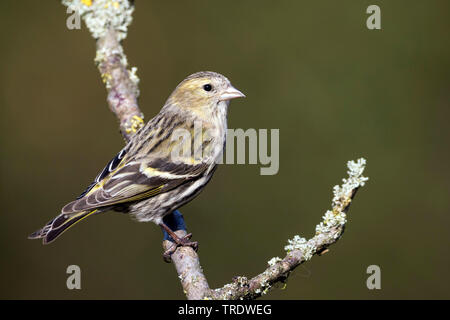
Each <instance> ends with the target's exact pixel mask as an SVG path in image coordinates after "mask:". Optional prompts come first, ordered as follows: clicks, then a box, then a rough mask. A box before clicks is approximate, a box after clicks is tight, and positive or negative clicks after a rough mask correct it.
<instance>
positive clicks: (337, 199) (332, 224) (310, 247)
mask: <svg viewBox="0 0 450 320" xmlns="http://www.w3.org/2000/svg"><path fill="white" fill-rule="evenodd" d="M365 165H366V160H365V159H364V158H360V159H358V160H357V161H348V162H347V167H348V171H347V174H348V178H346V179H342V181H343V184H342V185H340V186H334V188H333V200H332V210H327V212H325V215H324V216H323V217H322V218H323V219H322V222H320V223H319V224H318V225H317V226H316V235H317V234H321V233H327V234H330V233H332V231H333V230H336V229H334V228H336V227H340V226H343V225H345V223H346V222H347V215H346V214H345V212H344V211H345V209H346V208H347V207H348V205H349V204H350V202H351V201H352V196H353V194H354V192H355V191H356V190H357V189H358V188H360V187H362V186H364V184H365V182H366V181H367V180H369V178H366V177H364V176H363V175H362V174H363V172H364V168H365ZM340 234H341V233H340V232H334V234H332V235H333V237H334V238H335V239H336V238H338V237H339V236H340ZM284 249H285V250H286V251H288V252H291V251H293V250H300V251H301V252H302V253H303V257H304V258H305V260H309V259H311V258H312V256H313V254H314V253H315V252H316V251H317V248H315V245H314V242H312V241H307V240H306V239H305V238H302V237H300V236H298V235H296V236H294V238H293V239H291V240H288V245H287V246H285V247H284Z"/></svg>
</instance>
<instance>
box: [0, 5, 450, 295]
mask: <svg viewBox="0 0 450 320" xmlns="http://www.w3.org/2000/svg"><path fill="white" fill-rule="evenodd" d="M370 4H378V5H379V6H380V7H381V11H382V30H374V31H371V30H368V29H367V28H366V26H365V20H366V18H367V16H368V15H367V14H366V13H365V11H366V8H367V6H368V5H370ZM448 12H449V2H448V1H426V2H423V1H422V2H419V1H416V2H412V1H331V0H329V1H277V2H273V1H241V2H238V1H235V2H231V1H220V2H219V1H216V2H212V1H189V2H187V1H186V2H181V1H179V2H177V3H170V2H169V1H165V2H163V1H136V11H135V14H134V22H133V24H132V25H131V27H130V29H129V35H128V38H127V39H126V41H125V42H124V48H125V50H126V53H127V56H128V60H129V62H130V64H131V66H137V67H138V76H139V77H140V79H141V83H140V89H141V97H140V106H141V108H142V110H143V112H144V113H145V115H146V119H150V118H151V117H152V116H154V115H155V114H156V113H157V112H158V111H159V109H160V107H161V106H162V104H163V103H164V101H165V99H166V98H167V96H168V95H169V94H170V92H171V91H172V90H173V89H174V88H175V86H176V85H177V84H178V82H180V81H181V80H182V79H183V78H184V77H186V76H187V75H189V74H190V73H193V72H196V71H200V70H213V71H217V72H220V73H223V74H225V75H226V76H227V77H229V79H231V81H232V83H233V84H234V85H235V86H236V87H237V88H239V89H240V90H242V91H243V92H244V93H245V94H246V95H247V98H246V99H242V100H239V101H233V103H232V104H231V106H230V110H229V119H228V123H229V127H230V128H244V129H247V128H268V129H270V128H279V129H280V170H279V173H278V174H277V175H275V176H261V175H259V166H257V165H223V166H221V167H220V168H219V169H218V171H217V173H216V175H215V177H214V178H213V180H212V182H211V183H210V184H209V185H208V187H207V188H206V189H205V190H204V192H203V193H202V194H201V195H200V196H199V197H198V198H196V199H195V200H194V201H193V202H191V203H190V204H188V205H186V206H185V207H183V208H182V210H181V211H182V212H183V214H184V215H185V217H186V221H187V223H188V226H189V230H190V231H191V232H193V233H194V237H195V240H198V241H199V242H200V251H199V253H200V257H201V262H202V265H203V267H204V270H205V273H206V275H207V277H208V280H209V283H210V285H211V286H212V287H218V286H222V285H223V284H225V283H227V282H229V281H231V278H232V277H233V276H235V275H246V276H252V275H255V274H257V273H259V272H261V271H262V270H263V269H264V268H265V266H266V261H267V260H269V259H270V258H272V257H273V256H277V255H279V256H281V255H282V254H283V246H284V245H285V243H286V240H287V239H288V238H292V237H293V236H294V235H295V234H300V235H302V236H304V237H310V236H312V235H313V233H314V227H315V225H316V224H317V223H318V222H319V221H320V220H321V216H322V214H323V213H324V212H325V211H326V210H327V209H328V208H329V207H330V201H331V197H332V196H331V189H332V186H333V185H335V184H338V183H340V181H341V178H343V177H344V176H345V171H346V167H345V163H346V161H347V160H350V159H356V158H358V157H360V156H364V157H366V158H367V160H368V166H367V170H366V174H367V175H368V176H369V177H370V181H369V182H368V183H367V185H366V187H364V188H363V189H362V190H361V191H360V193H359V194H358V195H357V197H356V198H355V201H354V204H353V205H352V207H351V209H350V212H349V222H348V226H347V229H346V232H345V234H344V237H343V238H342V239H341V240H340V241H339V242H338V243H337V244H336V245H334V246H332V247H331V250H330V252H329V253H328V254H326V255H324V256H322V257H314V258H313V259H312V261H310V262H308V263H307V264H305V265H303V266H301V267H299V268H298V270H296V271H295V273H293V274H292V276H291V277H290V278H289V281H288V284H287V287H286V289H285V290H281V289H276V290H274V291H273V292H272V293H270V295H269V296H268V297H269V298H273V299H319V298H320V299H340V298H343V299H347V298H352V299H354V298H356V299H360V298H363V299H366V298H368V299H381V298H383V299H393V298H408V299H410V298H450V289H449V284H450V283H449V282H450V281H449V273H448V271H449V269H450V257H449V250H448V246H449V243H450V233H449V232H448V228H449V225H450V216H449V209H450V205H449V199H448V197H449V186H450V171H449V163H450V152H449V141H448V140H449V139H448V138H449V133H450V132H449V125H448V123H449V119H450V109H449V101H450V99H449V92H450V91H449V83H450V82H449V80H450V79H449V78H450V77H449V67H450V65H449V62H450V59H449V57H450V52H449V51H450V50H449V49H450V46H449V42H448V33H449V19H448ZM67 17H68V15H67V14H66V9H65V7H63V6H62V5H61V4H60V3H59V2H58V1H45V2H44V1H31V0H28V1H2V2H1V4H0V24H1V28H0V34H1V50H0V88H1V94H0V106H1V109H0V110H1V142H0V143H1V157H0V161H1V178H0V179H1V180H0V181H1V183H0V188H1V193H0V200H1V204H2V209H1V214H0V246H1V249H0V250H1V251H0V259H1V262H0V285H1V290H0V298H8V299H10V298H19V299H49V298H60V299H157V298H158V299H176V298H183V297H184V295H183V292H182V290H181V287H180V284H179V281H178V278H177V276H176V273H175V271H174V268H173V266H172V265H169V264H165V263H164V262H163V260H162V258H161V253H162V249H161V231H160V230H159V228H158V227H157V226H155V225H154V224H145V223H137V222H134V221H132V220H131V219H129V218H128V217H126V216H123V215H121V214H117V213H107V214H103V215H99V216H95V217H92V218H90V219H88V220H87V221H84V222H83V223H80V224H79V225H77V226H76V227H74V228H73V229H72V230H70V231H69V232H67V233H66V234H65V235H64V236H63V237H61V239H59V240H58V241H56V242H55V243H54V244H52V245H49V246H42V245H41V243H40V242H38V241H30V240H27V239H26V237H27V235H28V234H29V233H30V232H32V231H34V230H35V229H37V228H38V227H41V226H42V225H43V224H44V223H45V222H47V221H48V220H49V219H50V218H52V217H53V216H55V215H56V214H58V212H59V210H60V208H61V207H62V206H63V205H64V204H65V203H67V202H69V201H70V200H72V199H73V198H74V197H75V196H77V195H78V194H79V193H80V192H81V191H82V190H83V189H84V188H85V187H86V185H87V184H89V182H90V181H91V179H92V178H93V177H94V176H95V175H96V174H97V173H98V171H99V170H100V169H101V168H102V167H103V166H104V165H105V164H106V162H107V161H108V160H109V159H110V158H111V157H112V156H113V155H115V153H116V152H117V151H118V150H120V148H121V147H122V145H123V140H122V138H121V136H120V134H119V133H118V126H117V122H116V119H115V117H114V116H113V114H112V113H111V112H110V111H109V110H108V108H107V105H106V100H105V99H106V95H105V88H104V85H103V83H102V82H101V80H100V77H99V74H98V71H97V69H96V67H95V65H94V63H93V59H94V55H95V42H94V40H93V39H92V38H91V37H90V34H89V32H88V30H87V29H86V27H85V26H84V25H83V26H82V29H81V30H73V31H70V30H68V29H67V28H66V18H67ZM71 264H76V265H79V266H80V267H81V270H82V289H81V290H79V291H77V290H74V291H69V290H68V289H67V288H66V278H67V274H66V268H67V266H68V265H71ZM372 264H376V265H379V266H380V267H381V272H382V289H381V290H373V291H370V290H368V289H367V287H366V279H367V277H368V275H367V274H366V269H367V267H368V266H369V265H372Z"/></svg>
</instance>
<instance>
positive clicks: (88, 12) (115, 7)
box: [62, 0, 134, 40]
mask: <svg viewBox="0 0 450 320" xmlns="http://www.w3.org/2000/svg"><path fill="white" fill-rule="evenodd" d="M62 3H63V5H65V6H67V7H69V8H70V9H72V10H74V11H75V12H77V13H78V14H79V15H80V17H81V18H83V20H84V22H85V23H86V26H87V27H88V29H89V31H90V32H91V34H92V36H93V37H94V38H95V39H98V38H100V37H102V36H104V35H105V34H106V32H107V31H108V29H110V28H113V29H114V30H115V31H117V38H118V40H123V39H125V38H126V36H127V30H128V26H129V25H130V23H131V21H132V20H133V18H132V14H133V11H134V6H133V5H132V4H131V3H130V1H128V0H93V1H87V0H62Z"/></svg>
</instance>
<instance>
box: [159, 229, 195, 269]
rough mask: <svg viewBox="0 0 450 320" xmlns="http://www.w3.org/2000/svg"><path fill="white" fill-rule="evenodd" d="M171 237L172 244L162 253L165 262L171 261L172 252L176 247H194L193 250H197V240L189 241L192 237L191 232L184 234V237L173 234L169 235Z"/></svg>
mask: <svg viewBox="0 0 450 320" xmlns="http://www.w3.org/2000/svg"><path fill="white" fill-rule="evenodd" d="M171 237H172V239H173V240H174V241H175V242H174V243H173V244H172V246H171V247H170V248H169V249H167V250H166V251H165V252H164V253H163V259H164V261H165V262H168V263H170V262H172V258H171V256H172V254H173V253H174V252H175V251H176V250H177V249H178V247H191V248H192V249H194V251H197V250H198V242H197V241H190V240H191V238H192V233H189V234H187V235H185V236H184V237H182V238H180V237H177V236H175V237H174V236H173V235H171Z"/></svg>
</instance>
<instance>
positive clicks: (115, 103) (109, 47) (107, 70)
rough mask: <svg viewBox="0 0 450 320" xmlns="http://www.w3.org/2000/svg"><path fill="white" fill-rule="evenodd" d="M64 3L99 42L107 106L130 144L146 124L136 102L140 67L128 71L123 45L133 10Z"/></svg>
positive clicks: (93, 1)
mask: <svg viewBox="0 0 450 320" xmlns="http://www.w3.org/2000/svg"><path fill="white" fill-rule="evenodd" d="M62 3H63V4H64V5H66V6H68V7H70V8H71V9H72V10H73V11H74V12H76V13H77V14H79V15H80V17H81V18H82V19H83V21H84V22H85V24H86V26H87V27H88V29H89V31H90V32H91V34H92V37H93V38H95V39H96V40H97V53H96V57H95V62H96V64H97V66H98V69H99V71H100V75H101V77H102V80H103V82H104V83H105V85H106V90H107V91H108V98H107V101H108V105H109V108H110V109H111V111H112V112H113V113H114V114H115V115H116V116H117V118H118V119H119V122H120V131H121V133H122V135H123V137H124V138H125V140H127V141H128V140H129V138H130V137H131V136H132V135H133V134H134V133H135V132H136V131H137V130H138V129H139V128H140V127H142V126H143V124H144V120H143V118H144V115H143V114H142V112H141V111H140V109H139V106H138V103H137V99H138V97H139V89H138V83H139V78H138V77H137V75H136V71H137V68H131V70H128V69H127V66H128V62H127V57H126V55H125V54H124V52H123V48H122V45H121V44H120V41H121V40H123V39H125V38H126V36H127V30H128V26H129V24H130V23H131V21H132V13H133V10H134V7H133V5H132V4H131V3H130V2H129V1H128V0H114V1H111V0H72V1H71V0H63V1H62Z"/></svg>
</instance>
